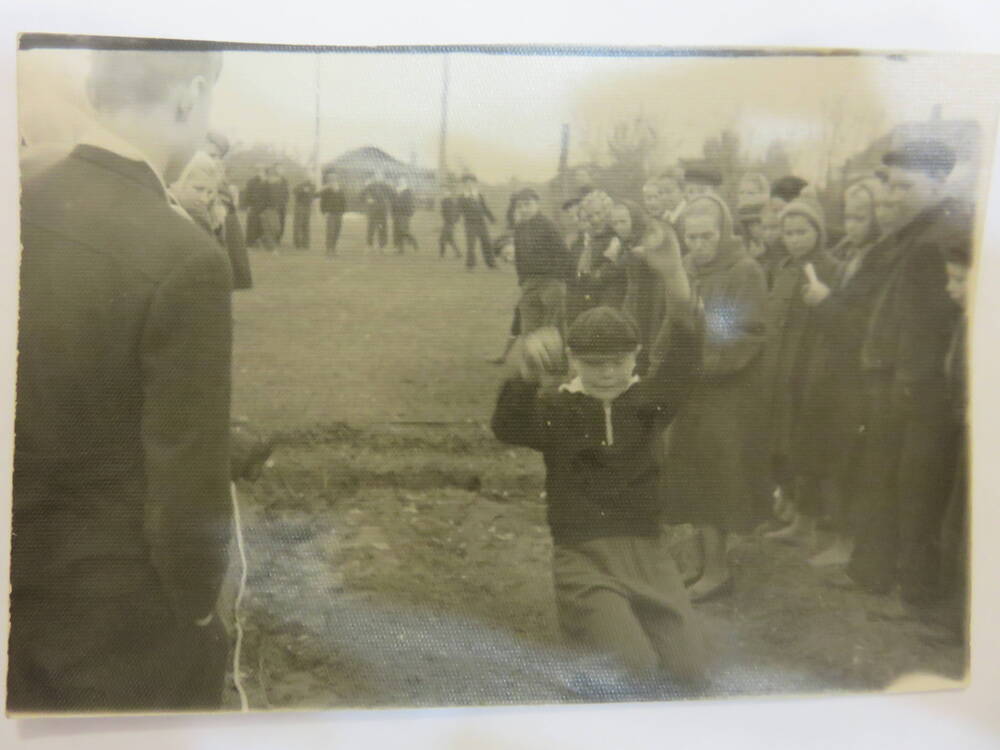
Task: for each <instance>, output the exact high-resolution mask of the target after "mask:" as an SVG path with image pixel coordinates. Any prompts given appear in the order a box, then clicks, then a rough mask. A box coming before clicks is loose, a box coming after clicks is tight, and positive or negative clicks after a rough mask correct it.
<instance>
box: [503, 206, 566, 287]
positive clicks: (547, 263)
mask: <svg viewBox="0 0 1000 750" xmlns="http://www.w3.org/2000/svg"><path fill="white" fill-rule="evenodd" d="M568 265H569V253H568V252H567V250H566V246H565V245H564V244H563V241H562V235H561V234H560V232H559V229H558V228H557V227H556V225H555V224H554V223H552V220H551V219H549V218H548V217H547V216H545V215H544V214H541V213H538V214H535V216H533V217H532V218H530V219H528V220H527V221H522V222H521V223H520V224H518V225H516V226H515V227H514V267H515V268H516V269H517V280H518V281H519V282H521V283H523V282H524V281H525V280H526V279H528V278H539V277H542V278H554V279H558V280H560V281H563V280H564V279H565V278H566V269H567V267H568Z"/></svg>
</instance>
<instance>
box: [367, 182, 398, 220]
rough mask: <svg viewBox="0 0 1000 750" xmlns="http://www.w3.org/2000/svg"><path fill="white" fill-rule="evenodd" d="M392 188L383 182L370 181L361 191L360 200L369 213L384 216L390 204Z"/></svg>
mask: <svg viewBox="0 0 1000 750" xmlns="http://www.w3.org/2000/svg"><path fill="white" fill-rule="evenodd" d="M392 198H393V190H392V188H391V187H389V186H388V185H387V184H386V183H384V182H371V183H369V184H368V185H366V186H365V189H364V190H362V191H361V196H360V199H361V202H362V203H363V204H364V205H365V209H366V210H367V211H368V213H369V214H372V215H375V216H384V215H386V214H387V213H388V212H389V208H390V206H391V205H392Z"/></svg>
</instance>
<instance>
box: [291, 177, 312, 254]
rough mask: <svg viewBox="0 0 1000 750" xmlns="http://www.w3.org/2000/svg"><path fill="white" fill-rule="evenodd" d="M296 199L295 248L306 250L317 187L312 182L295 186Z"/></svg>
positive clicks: (294, 195) (293, 231)
mask: <svg viewBox="0 0 1000 750" xmlns="http://www.w3.org/2000/svg"><path fill="white" fill-rule="evenodd" d="M292 196H293V197H294V199H295V203H294V205H295V224H294V226H293V227H292V235H293V237H292V239H293V242H294V245H295V247H297V248H298V249H300V250H306V249H308V247H309V237H310V234H311V232H310V229H311V226H310V225H311V223H312V222H311V221H310V219H311V218H312V202H313V200H314V199H315V198H316V187H315V185H313V183H312V181H311V180H303V181H302V182H300V183H299V184H298V185H296V186H295V190H294V191H293V192H292Z"/></svg>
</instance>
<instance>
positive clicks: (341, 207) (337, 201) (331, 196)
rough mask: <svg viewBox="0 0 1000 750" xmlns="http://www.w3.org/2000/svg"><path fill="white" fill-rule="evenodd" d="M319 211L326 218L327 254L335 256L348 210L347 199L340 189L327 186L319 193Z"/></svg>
mask: <svg viewBox="0 0 1000 750" xmlns="http://www.w3.org/2000/svg"><path fill="white" fill-rule="evenodd" d="M319 210H320V213H322V214H323V215H324V216H326V252H327V254H328V255H334V254H335V253H336V252H337V242H338V240H339V239H340V229H341V226H342V224H343V220H344V211H346V210H347V197H346V196H345V195H344V191H343V190H341V189H340V188H335V187H333V186H332V185H326V186H324V187H323V189H322V190H320V192H319Z"/></svg>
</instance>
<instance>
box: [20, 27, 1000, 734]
mask: <svg viewBox="0 0 1000 750" xmlns="http://www.w3.org/2000/svg"><path fill="white" fill-rule="evenodd" d="M251 42H252V40H248V41H247V42H245V43H244V42H239V43H236V42H212V41H182V40H174V39H156V38H126V37H105V36H72V35H64V34H44V33H25V34H22V35H21V36H20V37H19V40H18V52H17V92H16V99H17V127H18V140H19V143H18V161H19V167H20V196H19V209H18V211H19V222H18V230H19V242H20V247H19V252H20V263H19V296H18V299H17V306H18V313H17V321H18V323H17V363H16V406H15V414H14V451H13V492H12V527H11V529H12V533H11V556H10V628H9V641H8V667H7V674H6V710H7V712H8V715H11V716H17V717H31V716H53V715H59V716H66V715H72V716H82V715H90V714H100V715H109V714H159V713H177V712H241V711H242V712H247V711H254V712H263V711H272V710H288V709H300V710H301V709H310V710H312V709H346V708H351V709H359V708H361V709H369V708H430V707H472V706H498V705H504V706H511V705H517V706H519V705H537V704H545V705H552V704H573V705H580V704H605V703H635V702H662V701H681V700H683V701H693V700H699V701H706V700H712V701H719V700H722V699H730V698H765V697H767V698H771V697H790V696H818V695H830V696H835V695H841V696H842V695H848V694H857V693H879V692H888V691H909V690H914V691H922V690H945V689H954V690H958V689H962V688H963V687H964V686H966V685H967V683H968V679H969V661H970V638H969V611H970V599H971V583H970V566H969V546H970V545H969V538H970V528H971V523H972V517H973V514H972V512H971V510H970V492H969V484H970V482H969V476H970V475H969V471H970V460H969V455H970V444H969V443H970V441H969V427H968V426H969V424H970V423H971V422H972V421H973V419H974V416H973V410H972V408H971V406H970V399H969V380H970V365H969V362H970V351H969V348H970V347H969V345H968V338H969V336H968V331H969V326H970V325H971V321H970V312H971V308H972V300H973V299H974V292H975V286H976V284H975V281H976V270H977V268H978V267H979V263H980V258H981V247H980V245H981V241H980V238H981V236H982V226H983V219H984V210H985V208H984V207H985V198H986V188H987V186H988V184H989V181H990V179H991V174H992V168H993V145H994V140H995V132H996V131H995V127H996V119H997V114H998V105H1000V98H998V96H997V93H998V91H1000V56H987V55H971V54H944V53H921V52H909V51H874V50H873V51H859V50H832V49H793V48H787V49H780V48H683V49H682V48H669V47H599V46H587V47H582V46H581V47H570V46H567V47H542V46H530V45H511V46H487V45H480V46H475V45H465V46H463V45H451V46H437V47H434V46H409V47H405V46H397V47H339V46H328V47H311V46H304V45H285V46H273V45H267V44H255V43H251Z"/></svg>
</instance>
